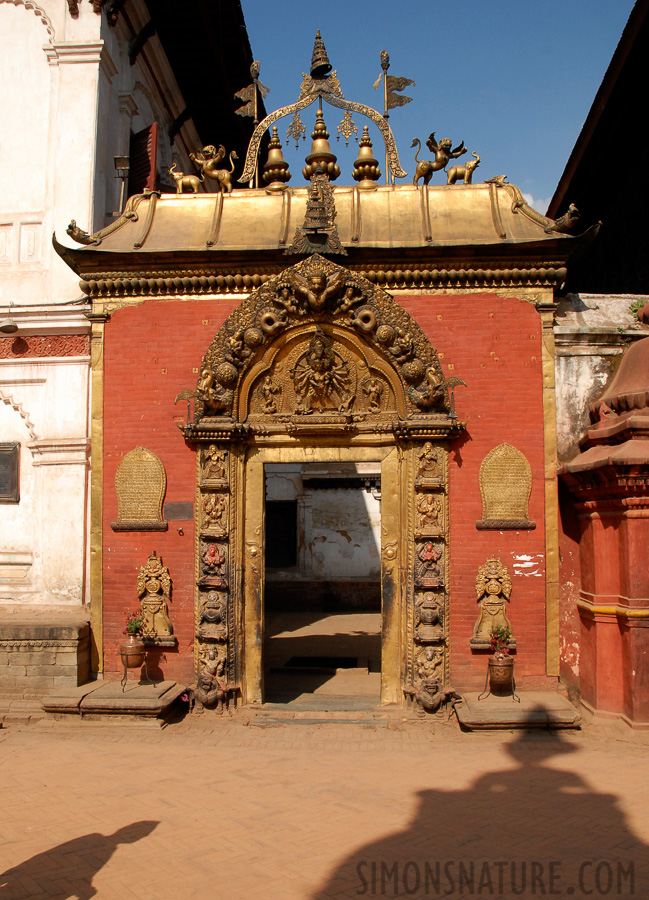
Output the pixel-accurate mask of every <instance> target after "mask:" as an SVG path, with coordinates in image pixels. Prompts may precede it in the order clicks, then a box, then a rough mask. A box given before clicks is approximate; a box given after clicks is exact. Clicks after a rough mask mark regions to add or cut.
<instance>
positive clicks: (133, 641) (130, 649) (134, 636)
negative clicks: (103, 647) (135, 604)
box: [119, 609, 146, 669]
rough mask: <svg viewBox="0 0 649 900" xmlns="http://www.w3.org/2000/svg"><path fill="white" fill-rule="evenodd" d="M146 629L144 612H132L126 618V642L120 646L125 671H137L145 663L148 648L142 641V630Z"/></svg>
mask: <svg viewBox="0 0 649 900" xmlns="http://www.w3.org/2000/svg"><path fill="white" fill-rule="evenodd" d="M143 627H144V616H143V615H142V610H140V609H138V610H137V611H136V612H130V613H128V614H127V617H126V624H125V626H124V634H125V635H126V640H125V641H124V642H123V643H122V644H121V645H120V648H119V655H120V656H121V658H122V663H123V665H124V668H125V669H137V668H139V667H140V666H141V665H142V664H143V663H144V659H145V656H146V647H145V646H144V641H143V640H142V628H143Z"/></svg>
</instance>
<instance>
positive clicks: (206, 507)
mask: <svg viewBox="0 0 649 900" xmlns="http://www.w3.org/2000/svg"><path fill="white" fill-rule="evenodd" d="M227 530H228V496H227V494H224V493H209V494H203V495H202V498H201V531H202V532H203V533H206V532H207V533H208V534H214V535H225V534H226V532H227Z"/></svg>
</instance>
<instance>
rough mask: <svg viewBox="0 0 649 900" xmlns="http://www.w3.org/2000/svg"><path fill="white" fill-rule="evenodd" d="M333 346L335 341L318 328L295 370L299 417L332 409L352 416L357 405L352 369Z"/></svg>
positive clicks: (293, 374) (292, 371)
mask: <svg viewBox="0 0 649 900" xmlns="http://www.w3.org/2000/svg"><path fill="white" fill-rule="evenodd" d="M332 344H333V341H332V339H331V338H330V337H329V336H328V335H326V334H325V333H324V332H323V331H322V330H321V329H320V328H317V329H316V331H315V333H314V335H313V337H312V338H311V341H310V343H309V349H308V350H307V351H306V353H303V354H302V356H300V358H299V359H298V361H297V363H296V364H295V368H293V369H292V370H291V375H292V377H293V383H294V385H295V393H296V394H297V396H298V403H297V406H296V407H295V412H296V413H297V414H298V415H299V414H302V415H308V414H309V413H312V412H314V411H318V412H322V411H324V410H332V409H338V410H339V412H348V411H349V409H350V407H351V405H352V403H353V402H354V395H353V394H352V391H351V376H350V374H349V367H348V365H347V363H346V362H345V361H344V360H343V359H342V358H341V357H340V356H338V355H337V354H336V353H335V352H334V350H333V346H332Z"/></svg>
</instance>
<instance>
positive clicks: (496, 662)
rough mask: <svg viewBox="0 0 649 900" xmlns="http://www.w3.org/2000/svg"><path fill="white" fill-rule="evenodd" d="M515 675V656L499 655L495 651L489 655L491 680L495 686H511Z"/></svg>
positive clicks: (492, 685) (501, 687) (493, 686)
mask: <svg viewBox="0 0 649 900" xmlns="http://www.w3.org/2000/svg"><path fill="white" fill-rule="evenodd" d="M513 677H514V657H513V656H499V655H498V654H497V653H494V654H493V655H492V656H490V657H489V681H490V683H491V687H492V690H493V688H500V689H503V688H509V687H511V685H512V679H513Z"/></svg>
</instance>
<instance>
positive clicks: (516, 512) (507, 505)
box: [475, 443, 536, 531]
mask: <svg viewBox="0 0 649 900" xmlns="http://www.w3.org/2000/svg"><path fill="white" fill-rule="evenodd" d="M479 479H480V493H481V495H482V519H480V520H479V521H478V522H476V523H475V524H476V528H479V529H481V530H487V529H491V528H493V529H494V530H497V531H502V530H504V529H509V530H518V529H530V530H531V529H533V528H536V522H531V521H530V519H529V515H528V511H527V505H528V502H529V499H530V493H531V491H532V469H531V467H530V464H529V462H528V461H527V459H526V458H525V456H524V455H523V454H522V453H521V451H520V450H517V449H516V447H512V445H511V444H506V443H503V444H499V445H498V447H494V449H493V450H492V451H491V452H490V453H487V455H486V456H485V458H484V459H483V460H482V464H481V466H480V476H479Z"/></svg>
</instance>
